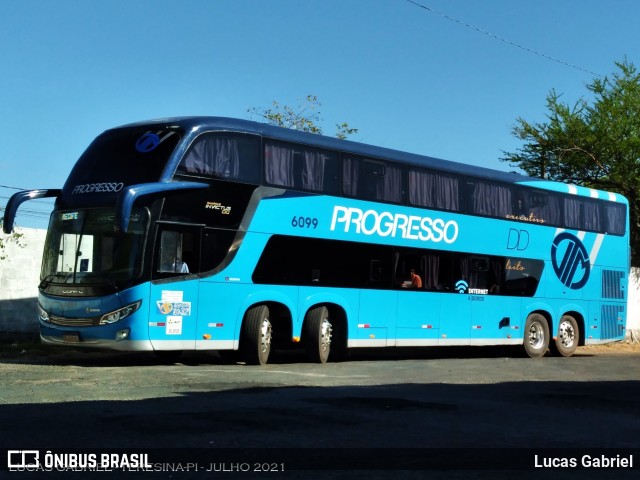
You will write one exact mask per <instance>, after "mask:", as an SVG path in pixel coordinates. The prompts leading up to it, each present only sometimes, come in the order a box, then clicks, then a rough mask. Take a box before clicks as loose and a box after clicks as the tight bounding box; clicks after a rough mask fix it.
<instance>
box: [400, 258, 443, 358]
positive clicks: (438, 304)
mask: <svg viewBox="0 0 640 480" xmlns="http://www.w3.org/2000/svg"><path fill="white" fill-rule="evenodd" d="M451 262H452V254H451V253H449V252H438V251H430V252H424V251H418V250H402V251H400V252H399V254H398V255H397V257H396V259H395V284H396V287H397V289H398V323H397V331H396V338H397V340H396V344H397V345H398V346H429V345H438V343H439V338H440V325H441V321H442V318H443V317H442V312H441V308H442V300H443V297H445V296H447V295H446V294H447V292H448V291H449V288H450V283H451ZM449 308H450V307H449ZM446 314H447V312H445V318H446ZM448 323H449V322H445V324H448Z"/></svg>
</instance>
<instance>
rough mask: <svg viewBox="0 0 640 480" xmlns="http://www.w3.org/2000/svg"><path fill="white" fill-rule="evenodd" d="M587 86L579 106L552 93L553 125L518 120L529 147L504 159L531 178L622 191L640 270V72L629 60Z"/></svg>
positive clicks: (550, 112) (635, 261) (515, 130)
mask: <svg viewBox="0 0 640 480" xmlns="http://www.w3.org/2000/svg"><path fill="white" fill-rule="evenodd" d="M615 65H616V67H617V71H616V72H615V73H614V74H613V75H612V76H611V78H609V77H604V78H596V79H595V80H593V82H592V83H591V84H589V85H587V87H586V88H587V90H588V91H589V92H590V100H587V99H585V98H581V99H580V100H578V101H577V102H575V103H574V104H573V105H567V104H565V103H563V102H562V101H561V98H560V95H558V94H557V93H556V92H555V91H554V90H552V91H551V92H550V93H549V95H548V96H547V109H548V113H547V121H546V122H544V123H530V122H527V121H526V120H524V119H523V118H518V119H517V120H516V125H515V126H514V127H513V130H512V133H513V135H514V136H515V137H517V138H518V139H520V140H522V141H523V142H524V145H523V146H522V147H521V148H520V149H519V150H518V151H516V152H513V153H509V152H504V153H505V156H504V158H502V160H503V161H506V162H509V164H510V165H511V166H513V167H519V168H520V169H522V170H524V171H525V172H526V173H527V174H528V175H531V176H534V177H540V178H546V179H549V180H556V181H560V182H566V183H574V184H577V185H583V186H586V187H591V188H596V189H602V190H609V191H614V192H618V193H621V194H622V195H624V196H625V197H627V199H628V200H629V214H630V219H631V232H630V234H631V251H632V265H634V266H640V234H639V225H638V220H639V218H640V217H639V214H640V196H639V192H640V74H639V73H638V72H637V69H636V67H635V66H634V65H633V64H632V63H629V62H628V61H626V60H625V61H624V62H616V64H615Z"/></svg>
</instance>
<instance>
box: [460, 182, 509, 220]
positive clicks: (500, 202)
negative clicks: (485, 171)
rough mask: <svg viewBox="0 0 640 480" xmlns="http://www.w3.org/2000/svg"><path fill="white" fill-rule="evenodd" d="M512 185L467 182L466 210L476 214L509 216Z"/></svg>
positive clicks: (499, 216)
mask: <svg viewBox="0 0 640 480" xmlns="http://www.w3.org/2000/svg"><path fill="white" fill-rule="evenodd" d="M513 200H514V195H513V187H511V186H510V185H503V184H499V183H491V182H483V181H480V180H473V181H469V182H467V211H468V212H469V213H473V214H476V215H487V216H490V217H498V218H510V217H511V216H513V215H514V213H515V212H514V210H513Z"/></svg>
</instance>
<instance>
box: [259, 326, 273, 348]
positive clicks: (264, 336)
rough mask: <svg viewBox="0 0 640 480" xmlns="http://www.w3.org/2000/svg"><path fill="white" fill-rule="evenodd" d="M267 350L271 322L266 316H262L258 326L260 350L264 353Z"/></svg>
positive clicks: (269, 342)
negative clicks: (260, 324) (260, 323)
mask: <svg viewBox="0 0 640 480" xmlns="http://www.w3.org/2000/svg"><path fill="white" fill-rule="evenodd" d="M269 350H271V322H270V321H269V319H268V318H264V319H263V320H262V326H261V327H260V351H261V352H262V353H266V352H268V351H269Z"/></svg>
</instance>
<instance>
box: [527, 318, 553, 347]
mask: <svg viewBox="0 0 640 480" xmlns="http://www.w3.org/2000/svg"><path fill="white" fill-rule="evenodd" d="M548 347H549V324H548V323H547V319H546V318H544V317H543V316H542V315H540V314H539V313H534V314H532V315H529V317H528V318H527V323H526V324H525V326H524V350H525V352H527V355H529V356H530V357H531V358H538V357H542V356H544V354H545V353H547V348H548Z"/></svg>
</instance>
